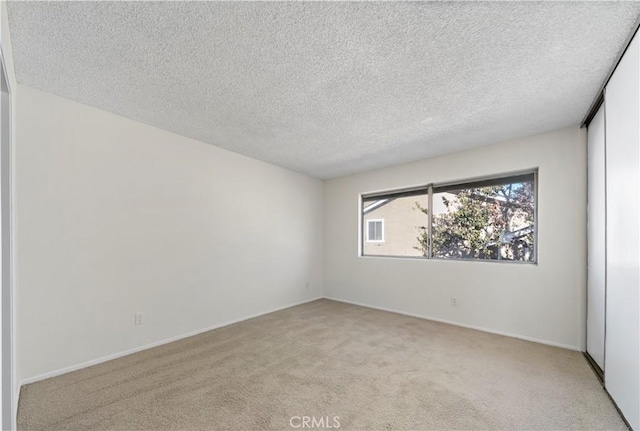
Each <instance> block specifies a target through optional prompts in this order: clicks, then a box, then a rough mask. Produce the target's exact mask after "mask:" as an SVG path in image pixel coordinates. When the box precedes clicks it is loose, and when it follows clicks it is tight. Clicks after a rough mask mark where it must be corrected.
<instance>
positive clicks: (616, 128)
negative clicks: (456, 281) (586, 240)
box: [604, 35, 640, 430]
mask: <svg viewBox="0 0 640 431" xmlns="http://www.w3.org/2000/svg"><path fill="white" fill-rule="evenodd" d="M605 116H606V121H605V123H606V153H607V155H606V160H607V161H606V164H607V186H606V187H607V305H606V307H607V310H606V341H605V352H606V353H605V373H604V374H605V375H604V380H605V386H606V388H607V390H608V391H609V393H610V394H611V397H612V398H613V399H614V400H615V402H616V403H617V404H618V407H619V408H620V410H621V411H622V413H623V414H624V416H625V417H626V418H627V421H628V422H629V424H630V425H631V427H632V428H633V429H635V430H640V148H639V146H640V36H638V35H636V37H635V38H634V40H633V41H632V42H631V45H630V46H629V48H628V49H627V52H626V53H625V55H624V57H623V58H622V60H621V61H620V64H619V65H618V67H617V68H616V70H615V72H614V74H613V75H612V76H611V80H610V81H609V83H608V84H607V88H606V93H605Z"/></svg>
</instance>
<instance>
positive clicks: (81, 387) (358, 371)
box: [18, 300, 626, 430]
mask: <svg viewBox="0 0 640 431" xmlns="http://www.w3.org/2000/svg"><path fill="white" fill-rule="evenodd" d="M304 416H307V417H310V418H311V417H312V418H313V419H308V422H306V424H307V425H308V426H312V425H316V426H317V425H324V426H325V429H329V428H333V429H335V428H337V425H338V423H339V425H340V427H339V428H340V429H345V430H365V429H366V430H369V429H376V430H402V429H447V430H449V429H474V430H477V429H501V430H504V429H544V430H552V429H553V430H558V429H572V430H596V429H606V430H624V429H626V427H625V425H624V423H623V422H622V420H621V418H620V417H619V415H618V413H617V412H616V410H615V408H614V406H613V405H612V403H611V401H609V399H608V397H607V395H606V393H605V392H604V390H603V389H602V387H601V386H600V384H599V383H598V381H597V379H596V377H595V375H594V374H593V372H592V371H591V369H590V368H589V366H588V365H587V363H586V361H585V360H584V359H583V357H582V355H581V354H580V353H578V352H573V351H569V350H564V349H560V348H555V347H549V346H544V345H541V344H535V343H530V342H527V341H521V340H516V339H513V338H507V337H502V336H499V335H492V334H487V333H483V332H478V331H474V330H470V329H464V328H459V327H455V326H450V325H446V324H441V323H436V322H430V321H426V320H421V319H415V318H411V317H406V316H401V315H397V314H393V313H387V312H383V311H377V310H371V309H367V308H362V307H357V306H353V305H347V304H342V303H338V302H334V301H329V300H319V301H315V302H312V303H308V304H305V305H301V306H297V307H293V308H289V309H286V310H284V311H279V312H277V313H272V314H269V315H265V316H262V317H258V318H256V319H252V320H248V321H245V322H242V323H238V324H235V325H231V326H227V327H225V328H221V329H218V330H215V331H211V332H207V333H205V334H202V335H198V336H195V337H191V338H188V339H185V340H182V341H177V342H174V343H171V344H167V345H164V346H161V347H157V348H154V349H151V350H147V351H144V352H141V353H136V354H134V355H130V356H127V357H124V358H121V359H116V360H113V361H110V362H107V363H104V364H101V365H96V366H93V367H90V368H86V369H83V370H80V371H76V372H73V373H69V374H66V375H64V376H60V377H56V378H52V379H48V380H45V381H42V382H38V383H34V384H31V385H27V386H25V387H23V388H22V392H21V394H20V404H19V411H18V429H20V430H36V429H37V430H63V429H64V430H225V429H226V430H263V429H280V430H293V429H305V428H303V425H304V423H303V421H304V420H305V419H304V418H303V417H304ZM292 417H293V419H292ZM335 417H337V418H335ZM314 419H315V423H314V422H313V420H314ZM292 425H293V427H292ZM294 427H295V428H294ZM306 429H309V428H308V427H306ZM316 429H317V428H316Z"/></svg>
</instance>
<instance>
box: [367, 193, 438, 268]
mask: <svg viewBox="0 0 640 431" xmlns="http://www.w3.org/2000/svg"><path fill="white" fill-rule="evenodd" d="M415 202H419V203H420V205H421V206H422V207H424V208H426V207H427V206H428V203H429V199H428V197H427V196H426V195H425V196H412V197H406V198H399V199H394V200H392V201H391V202H389V203H387V204H384V205H382V206H380V207H378V208H376V209H374V210H373V211H371V212H369V213H367V214H365V215H364V220H363V223H362V227H363V239H364V241H363V252H364V254H369V255H387V256H422V251H421V250H420V243H419V242H418V236H419V235H420V232H421V231H420V226H424V227H426V226H427V215H426V214H425V213H424V212H422V211H420V210H419V209H418V208H417V206H416V205H415ZM369 220H384V224H383V226H384V241H382V242H371V241H368V237H367V229H368V223H367V222H368V221H369Z"/></svg>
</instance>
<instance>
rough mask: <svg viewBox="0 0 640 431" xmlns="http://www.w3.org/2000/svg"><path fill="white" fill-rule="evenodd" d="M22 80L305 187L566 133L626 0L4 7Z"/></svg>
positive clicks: (628, 23)
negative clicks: (261, 165)
mask: <svg viewBox="0 0 640 431" xmlns="http://www.w3.org/2000/svg"><path fill="white" fill-rule="evenodd" d="M8 10H9V23H10V30H11V36H12V43H13V53H14V62H15V68H16V76H17V79H18V81H19V82H20V83H23V84H26V85H29V86H32V87H36V88H39V89H42V90H45V91H49V92H51V93H55V94H58V95H61V96H64V97H67V98H69V99H72V100H76V101H79V102H82V103H86V104H88V105H92V106H96V107H99V108H102V109H104V110H107V111H111V112H114V113H117V114H120V115H122V116H125V117H129V118H131V119H134V120H138V121H141V122H144V123H148V124H152V125H154V126H157V127H160V128H162V129H166V130H170V131H172V132H175V133H178V134H181V135H184V136H188V137H191V138H195V139H198V140H200V141H203V142H206V143H209V144H213V145H217V146H219V147H223V148H227V149H229V150H232V151H236V152H238V153H241V154H245V155H248V156H251V157H255V158H257V159H261V160H265V161H268V162H272V163H275V164H277V165H280V166H284V167H287V168H290V169H293V170H296V171H299V172H303V173H306V174H309V175H312V176H315V177H319V178H332V177H336V176H341V175H345V174H350V173H354V172H358V171H363V170H368V169H372V168H378V167H383V166H389V165H392V164H397V163H401V162H406V161H410V160H415V159H418V158H423V157H429V156H434V155H439V154H444V153H448V152H453V151H459V150H463V149H467V148H472V147H475V146H480V145H484V144H490V143H494V142H499V141H501V140H507V139H511V138H515V137H520V136H525V135H531V134H535V133H539V132H544V131H548V130H553V129H558V128H561V127H565V126H570V125H578V124H579V122H580V120H581V119H582V117H583V116H584V115H585V113H586V111H587V109H588V107H589V105H590V103H591V102H592V100H593V98H594V97H595V95H596V92H597V90H598V88H599V86H600V85H601V84H602V83H603V81H604V79H605V78H606V75H607V73H608V71H609V70H610V68H611V67H612V65H613V63H614V61H615V59H616V55H617V54H618V52H619V50H620V49H621V48H622V46H623V43H624V41H625V39H626V38H627V37H628V36H629V34H630V32H631V31H632V30H633V25H634V23H635V21H636V19H637V17H638V14H639V13H640V3H634V2H586V3H582V2H558V3H556V2H541V3H537V2H536V3H531V2H496V3H493V2H444V3H443V2H434V3H404V2H403V3H308V2H295V3H271V2H259V3H253V2H252V3H245V2H241V3H220V2H215V3H214V2H131V3H129V2H9V4H8Z"/></svg>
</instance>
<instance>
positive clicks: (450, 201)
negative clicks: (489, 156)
mask: <svg viewBox="0 0 640 431" xmlns="http://www.w3.org/2000/svg"><path fill="white" fill-rule="evenodd" d="M451 193H453V194H454V195H455V197H454V198H447V196H446V195H440V194H435V195H434V199H437V198H440V199H442V202H443V204H444V206H445V208H446V211H444V212H443V213H442V214H438V215H434V217H433V255H434V256H436V257H447V258H459V259H509V260H533V238H534V232H533V222H534V214H535V209H534V190H533V184H532V183H515V184H505V185H499V186H490V187H482V188H475V189H466V190H460V191H456V192H451ZM416 207H417V208H418V209H419V210H421V211H423V212H424V213H425V214H426V213H427V209H426V208H424V207H422V206H420V204H418V203H417V202H416ZM419 229H420V234H419V236H418V238H417V240H418V244H419V246H418V247H416V248H417V249H418V250H421V251H422V253H423V254H424V255H425V256H426V255H427V253H428V247H429V237H428V230H427V228H426V227H425V226H421V227H419Z"/></svg>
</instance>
